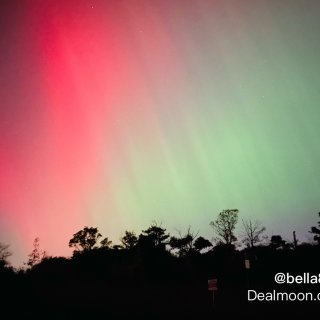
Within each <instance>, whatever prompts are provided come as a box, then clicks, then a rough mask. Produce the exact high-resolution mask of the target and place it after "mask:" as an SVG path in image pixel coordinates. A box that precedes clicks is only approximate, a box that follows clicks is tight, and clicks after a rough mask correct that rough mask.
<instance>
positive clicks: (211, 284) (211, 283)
mask: <svg viewBox="0 0 320 320" xmlns="http://www.w3.org/2000/svg"><path fill="white" fill-rule="evenodd" d="M217 283H218V279H209V280H208V290H209V291H217V290H218V285H217Z"/></svg>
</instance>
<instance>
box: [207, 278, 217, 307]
mask: <svg viewBox="0 0 320 320" xmlns="http://www.w3.org/2000/svg"><path fill="white" fill-rule="evenodd" d="M208 290H209V291H212V304H213V305H214V292H215V291H217V290H218V279H209V280H208Z"/></svg>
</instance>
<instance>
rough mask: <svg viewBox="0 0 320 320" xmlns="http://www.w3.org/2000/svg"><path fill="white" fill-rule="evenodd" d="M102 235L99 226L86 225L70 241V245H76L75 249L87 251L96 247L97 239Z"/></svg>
mask: <svg viewBox="0 0 320 320" xmlns="http://www.w3.org/2000/svg"><path fill="white" fill-rule="evenodd" d="M101 237H102V235H101V234H100V233H99V231H98V228H93V227H84V228H83V229H82V230H80V231H78V232H77V233H75V234H74V235H73V237H72V239H71V240H70V241H69V247H74V248H75V251H87V250H91V249H93V248H95V246H96V244H97V241H98V239H99V238H101Z"/></svg>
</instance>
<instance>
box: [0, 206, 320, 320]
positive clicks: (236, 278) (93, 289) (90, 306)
mask: <svg viewBox="0 0 320 320" xmlns="http://www.w3.org/2000/svg"><path fill="white" fill-rule="evenodd" d="M319 216H320V215H319ZM241 222H242V227H243V228H242V229H243V230H242V233H241V234H240V236H239V237H237V235H236V233H235V230H236V226H237V224H238V223H239V210H237V209H226V210H223V211H221V212H220V213H219V214H218V215H217V217H216V218H215V219H214V220H213V221H212V222H210V225H211V227H212V228H213V234H214V238H213V239H210V240H208V239H206V238H204V237H202V236H201V235H199V234H198V232H195V231H193V230H192V229H191V227H189V228H188V229H187V230H186V231H185V232H179V231H177V234H176V235H170V233H169V232H168V231H167V230H166V228H165V227H164V226H162V224H161V223H156V222H154V223H152V224H151V225H150V226H149V227H148V228H146V229H145V230H142V231H141V233H140V234H136V233H135V232H134V231H128V230H127V231H125V233H124V235H123V236H122V237H121V239H120V243H119V244H113V243H112V241H110V240H109V239H108V238H107V237H103V236H102V234H101V233H100V232H99V230H98V228H97V227H89V226H85V227H84V228H83V229H81V230H79V231H77V232H75V233H74V234H73V235H72V236H71V238H70V240H69V243H68V244H69V246H70V248H72V249H73V255H72V257H70V258H66V257H51V256H50V255H48V254H47V253H46V252H45V251H44V250H42V249H41V246H40V240H39V238H36V239H35V240H34V243H33V250H32V252H31V253H30V254H29V255H28V260H27V261H26V262H25V268H23V269H20V270H15V269H14V268H12V267H11V266H10V264H9V262H8V258H9V257H10V255H11V252H10V250H9V246H8V245H4V244H1V246H0V261H1V264H0V284H1V290H0V301H1V302H2V304H3V305H4V306H9V305H12V306H13V307H12V308H11V309H10V312H12V316H11V318H33V319H34V318H36V317H37V316H38V317H39V319H43V318H46V319H69V318H70V319H82V318H94V317H103V318H110V316H111V315H113V316H114V317H115V318H119V317H120V316H121V315H126V316H128V315H131V316H133V315H134V316H140V315H142V314H143V315H145V316H147V318H148V319H154V318H157V317H158V316H159V315H162V316H161V317H160V318H165V317H169V316H168V314H170V317H169V318H171V317H173V316H176V317H177V318H182V317H188V316H190V315H194V316H197V317H198V318H199V316H201V315H203V316H205V317H207V316H208V317H211V316H212V315H213V314H217V313H222V314H225V313H232V312H235V313H243V312H246V313H254V314H256V312H260V313H261V310H263V312H266V313H267V312H271V311H272V312H279V311H283V312H298V311H299V308H301V306H302V304H301V303H300V304H292V303H291V304H264V305H262V304H254V303H252V304H250V305H248V302H247V300H246V290H247V289H254V290H273V289H274V286H275V284H274V275H275V273H277V272H291V273H292V274H301V273H302V272H314V273H319V270H320V260H319V259H318V256H319V249H320V223H318V226H313V227H311V228H310V231H309V232H310V233H311V234H313V236H314V241H315V242H314V243H306V244H302V243H299V242H298V240H297V239H294V241H293V242H292V243H290V242H286V241H285V240H283V239H282V237H281V235H272V236H271V238H270V239H267V237H266V228H265V227H264V226H263V225H262V224H261V223H260V222H258V221H255V220H251V219H242V221H241ZM239 243H242V244H243V246H242V247H237V246H236V245H237V244H239ZM248 262H249V264H248ZM248 266H249V268H248ZM209 279H216V280H217V286H218V291H217V292H216V295H215V305H214V307H213V304H212V292H211V291H208V280H209ZM293 288H294V287H292V286H291V287H286V286H284V285H282V286H281V290H293ZM316 288H317V286H313V287H310V288H309V287H305V288H304V289H305V290H308V291H312V290H313V291H314V290H316ZM297 289H298V290H301V288H297ZM17 305H18V306H19V308H16V306H17ZM316 307H317V304H310V306H309V305H308V308H310V310H313V308H316ZM84 315H85V317H84Z"/></svg>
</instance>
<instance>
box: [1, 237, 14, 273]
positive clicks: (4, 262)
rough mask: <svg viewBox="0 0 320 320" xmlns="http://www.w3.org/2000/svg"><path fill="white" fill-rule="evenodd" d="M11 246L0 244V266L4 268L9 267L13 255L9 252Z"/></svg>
mask: <svg viewBox="0 0 320 320" xmlns="http://www.w3.org/2000/svg"><path fill="white" fill-rule="evenodd" d="M8 248H9V245H6V244H3V243H1V242H0V266H2V267H4V266H6V265H8V260H7V259H8V258H9V257H10V256H11V255H12V253H11V252H10V251H9V250H8Z"/></svg>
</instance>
